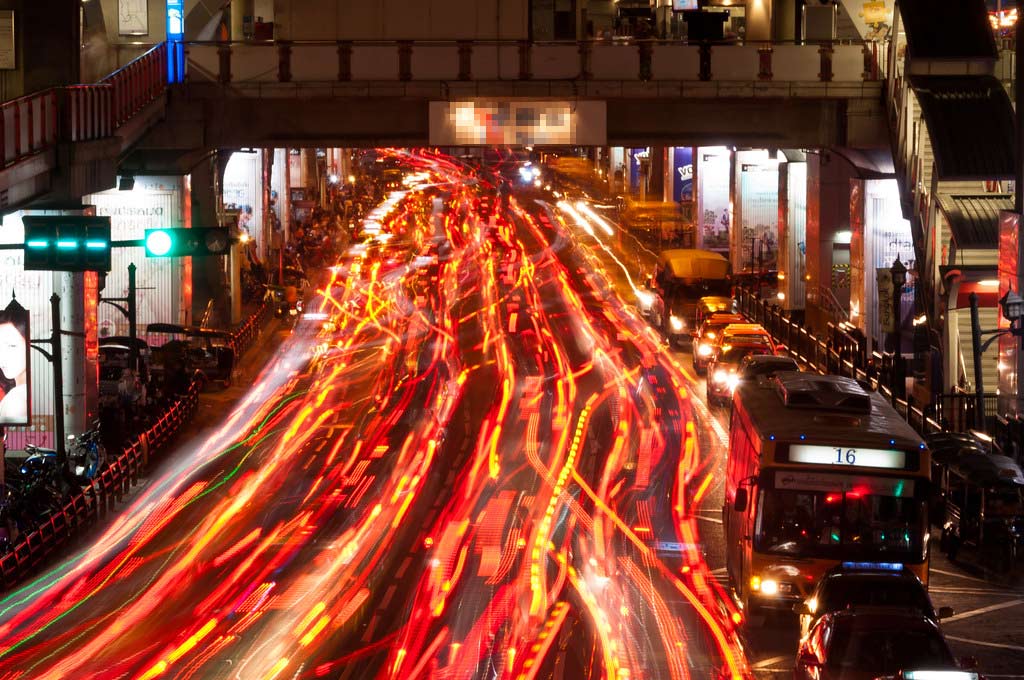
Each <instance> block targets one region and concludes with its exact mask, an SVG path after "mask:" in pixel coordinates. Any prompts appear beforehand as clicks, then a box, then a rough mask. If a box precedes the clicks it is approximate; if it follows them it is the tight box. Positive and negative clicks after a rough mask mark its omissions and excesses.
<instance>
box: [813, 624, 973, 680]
mask: <svg viewBox="0 0 1024 680" xmlns="http://www.w3.org/2000/svg"><path fill="white" fill-rule="evenodd" d="M826 665H827V666H828V667H829V668H834V669H844V670H850V671H858V672H862V673H872V674H875V675H888V674H891V673H897V672H899V671H900V670H902V669H905V668H933V669H941V668H942V667H947V668H955V662H954V661H953V655H952V654H951V653H950V651H949V647H947V646H946V643H945V642H944V641H943V640H942V637H941V636H940V635H939V633H938V631H937V630H928V629H919V630H906V629H895V630H894V629H893V628H892V627H890V626H885V627H882V628H872V629H856V628H853V627H852V626H849V627H839V628H837V630H836V631H835V633H834V634H833V635H832V644H831V645H830V646H829V650H828V659H827V660H826Z"/></svg>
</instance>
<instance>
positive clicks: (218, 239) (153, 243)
mask: <svg viewBox="0 0 1024 680" xmlns="http://www.w3.org/2000/svg"><path fill="white" fill-rule="evenodd" d="M142 243H143V246H144V247H145V249H146V257H195V256H203V255H224V254H226V253H227V252H228V249H229V248H230V247H231V238H230V236H229V234H228V230H227V228H226V227H195V228H193V229H177V228H167V229H147V230H146V235H145V239H144V240H143V242H142Z"/></svg>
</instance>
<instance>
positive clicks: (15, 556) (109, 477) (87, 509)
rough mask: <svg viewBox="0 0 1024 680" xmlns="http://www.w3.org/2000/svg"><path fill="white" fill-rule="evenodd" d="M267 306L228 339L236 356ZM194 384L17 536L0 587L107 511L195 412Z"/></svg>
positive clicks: (1, 567) (0, 565)
mask: <svg viewBox="0 0 1024 680" xmlns="http://www.w3.org/2000/svg"><path fill="white" fill-rule="evenodd" d="M269 312H270V307H268V306H267V305H264V306H263V307H261V308H260V309H259V310H258V311H257V312H255V313H254V314H252V315H251V316H250V317H249V318H248V319H246V321H245V323H243V324H242V325H241V326H240V327H239V328H238V330H236V331H235V332H234V334H233V337H232V341H231V345H232V347H234V348H235V349H236V352H237V354H236V356H241V354H242V353H243V352H244V351H245V350H246V349H248V347H249V346H251V345H252V344H253V342H255V340H256V338H257V337H258V336H259V331H260V328H261V327H262V325H263V323H264V322H265V321H266V319H267V317H268V316H269ZM199 389H200V388H199V382H197V381H195V380H193V381H192V384H191V385H190V386H189V389H188V392H186V393H185V394H184V395H182V396H181V397H180V398H179V399H178V401H176V402H174V404H172V405H171V407H170V408H169V409H168V410H167V411H165V412H164V413H163V414H161V415H160V417H159V418H158V419H157V420H156V421H154V422H153V424H152V425H150V427H149V429H148V430H146V431H145V432H143V433H142V434H141V435H139V437H138V438H137V439H136V440H135V441H133V442H131V443H130V444H129V445H128V446H127V447H125V449H124V450H123V451H122V452H121V454H120V455H119V456H117V458H116V459H115V460H113V461H112V462H111V463H110V465H109V466H108V467H107V468H106V469H105V470H104V471H103V472H102V473H101V474H100V475H99V476H98V477H97V478H96V479H94V480H92V481H91V482H90V483H89V485H88V486H86V487H83V488H82V491H81V492H80V493H77V494H75V495H74V496H72V498H71V499H69V500H68V502H67V503H66V504H65V505H64V507H63V508H61V509H60V510H59V511H58V512H55V513H53V514H51V515H50V516H49V517H48V518H47V519H46V520H45V521H44V522H43V523H42V524H41V525H39V526H38V527H36V528H35V529H33V530H32V531H31V532H29V533H26V534H24V535H23V536H21V537H20V538H19V540H18V542H17V543H16V544H15V545H14V547H13V548H12V549H11V551H10V552H8V553H7V554H6V555H4V556H3V557H2V558H0V583H2V586H3V587H4V588H9V587H11V586H12V585H14V584H15V583H17V582H18V581H19V580H20V579H22V578H24V577H25V576H27V575H29V574H30V573H32V571H33V570H35V569H37V568H38V567H39V566H40V565H42V564H43V562H44V560H45V559H46V558H47V557H48V556H49V555H50V554H51V553H52V552H53V551H54V550H56V549H57V548H58V547H60V546H61V545H62V544H63V543H65V542H66V541H67V540H68V539H69V538H70V537H71V536H72V535H73V534H74V533H75V531H76V530H77V529H79V528H81V527H85V526H87V525H88V524H90V523H91V522H93V521H95V520H97V519H98V518H99V517H101V516H104V515H106V514H107V512H108V511H110V510H111V509H112V508H113V507H114V503H115V502H119V501H121V500H122V499H123V498H124V496H125V495H126V494H127V493H128V491H129V490H130V489H131V487H132V486H134V485H135V484H136V482H137V481H138V479H139V477H140V475H141V474H142V472H143V471H144V470H145V469H146V467H147V466H148V464H149V461H150V458H151V457H152V456H154V455H155V454H158V453H160V452H161V451H162V450H164V449H165V448H166V447H167V445H168V444H170V443H171V441H172V440H173V439H174V437H175V436H176V435H177V434H178V432H179V431H180V430H181V429H182V428H183V427H184V426H185V425H186V424H187V423H188V422H189V421H190V420H191V419H192V417H193V416H194V415H195V412H196V409H197V408H198V406H199Z"/></svg>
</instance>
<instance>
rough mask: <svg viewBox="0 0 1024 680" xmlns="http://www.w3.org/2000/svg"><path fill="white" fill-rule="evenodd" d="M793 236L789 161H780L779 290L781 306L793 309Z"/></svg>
mask: <svg viewBox="0 0 1024 680" xmlns="http://www.w3.org/2000/svg"><path fill="white" fill-rule="evenodd" d="M792 238H793V234H792V230H791V228H790V220H789V163H779V267H778V269H779V275H780V277H782V278H781V279H780V281H779V292H780V293H782V295H783V298H782V299H781V300H779V306H780V307H782V308H783V309H792V307H793V301H792V299H790V295H791V292H792V286H790V285H789V278H790V274H791V270H792V266H791V264H790V262H789V259H790V258H789V252H790V240H791V239H792Z"/></svg>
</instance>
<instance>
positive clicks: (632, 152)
mask: <svg viewBox="0 0 1024 680" xmlns="http://www.w3.org/2000/svg"><path fill="white" fill-rule="evenodd" d="M626 151H627V153H628V154H629V159H628V160H629V190H630V191H632V192H634V193H635V192H638V191H640V160H641V159H645V158H648V157H649V156H650V150H648V148H647V147H645V146H644V147H638V148H633V149H627V150H626Z"/></svg>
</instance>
